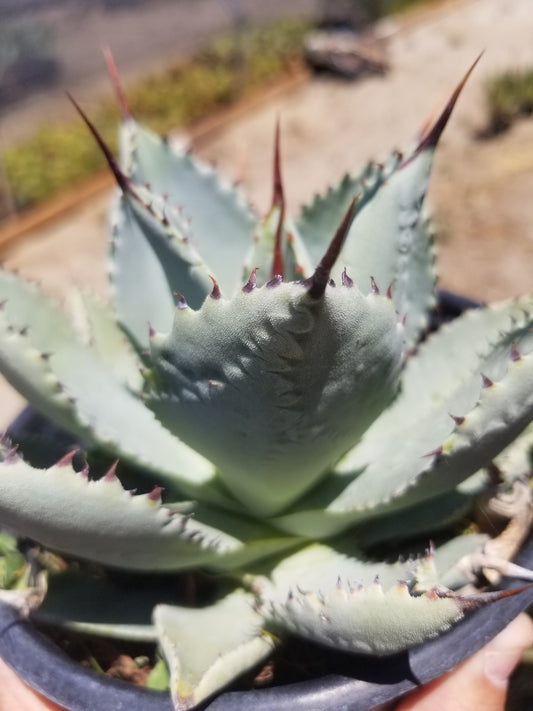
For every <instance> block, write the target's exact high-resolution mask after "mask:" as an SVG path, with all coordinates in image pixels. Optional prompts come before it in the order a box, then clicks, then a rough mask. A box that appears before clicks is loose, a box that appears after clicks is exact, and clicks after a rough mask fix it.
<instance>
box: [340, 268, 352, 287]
mask: <svg viewBox="0 0 533 711" xmlns="http://www.w3.org/2000/svg"><path fill="white" fill-rule="evenodd" d="M341 281H342V285H343V286H347V287H352V286H353V279H351V278H350V277H349V276H348V274H347V273H346V267H344V269H343V270H342V275H341Z"/></svg>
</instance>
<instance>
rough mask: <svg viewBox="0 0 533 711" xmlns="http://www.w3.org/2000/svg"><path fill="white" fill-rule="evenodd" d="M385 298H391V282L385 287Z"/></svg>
mask: <svg viewBox="0 0 533 711" xmlns="http://www.w3.org/2000/svg"><path fill="white" fill-rule="evenodd" d="M385 296H386V297H387V299H392V282H391V283H390V284H389V287H388V289H387V293H386V294H385Z"/></svg>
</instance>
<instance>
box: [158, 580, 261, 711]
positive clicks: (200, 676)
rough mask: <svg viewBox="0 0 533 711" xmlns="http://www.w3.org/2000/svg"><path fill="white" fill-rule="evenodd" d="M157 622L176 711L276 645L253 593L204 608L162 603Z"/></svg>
mask: <svg viewBox="0 0 533 711" xmlns="http://www.w3.org/2000/svg"><path fill="white" fill-rule="evenodd" d="M154 622H155V626H156V629H157V632H158V637H159V640H160V644H161V647H162V649H163V653H164V655H165V658H166V660H167V664H168V666H169V667H170V688H171V694H172V699H173V701H174V705H175V708H176V709H177V710H178V711H185V710H186V709H190V708H192V707H193V706H196V705H197V704H199V703H200V702H202V701H204V700H205V699H206V698H208V697H209V696H211V695H212V694H213V693H215V692H216V691H220V689H222V688H223V687H224V686H226V684H228V683H229V682H230V681H232V680H233V679H234V678H235V677H237V676H239V675H240V674H242V673H243V672H245V671H247V670H248V669H251V668H253V667H254V666H255V665H256V664H258V663H259V662H260V661H261V660H263V659H264V658H265V657H267V656H268V655H269V654H270V652H271V651H272V649H273V647H274V640H273V638H272V636H271V635H269V634H267V633H266V632H264V631H263V628H262V625H263V619H262V617H261V615H259V614H258V612H257V611H256V609H255V599H254V596H253V595H251V594H250V593H246V592H244V591H243V590H235V591H234V592H233V593H230V594H229V595H228V596H227V597H225V598H223V599H222V600H220V601H218V602H217V603H215V604H214V605H211V606H210V607H206V608H201V609H197V608H196V609H192V608H186V607H176V606H169V605H159V606H158V607H156V609H155V611H154ZM199 639H200V640H202V643H201V644H198V640H199Z"/></svg>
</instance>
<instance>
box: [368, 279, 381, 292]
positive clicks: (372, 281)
mask: <svg viewBox="0 0 533 711" xmlns="http://www.w3.org/2000/svg"><path fill="white" fill-rule="evenodd" d="M370 291H371V292H372V293H373V294H379V293H380V292H379V286H378V285H377V284H376V280H375V279H374V277H373V276H371V277H370Z"/></svg>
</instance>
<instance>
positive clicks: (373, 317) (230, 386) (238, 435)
mask: <svg viewBox="0 0 533 711" xmlns="http://www.w3.org/2000/svg"><path fill="white" fill-rule="evenodd" d="M151 341H152V343H151V347H152V360H153V365H154V371H155V375H156V378H155V380H156V383H157V382H158V383H159V384H160V387H159V389H158V391H156V392H155V393H154V395H153V399H152V400H151V402H150V406H151V407H152V408H153V409H154V411H155V412H156V414H157V416H158V417H159V418H160V419H161V421H162V422H163V423H164V424H165V426H166V427H168V428H169V429H170V430H171V431H172V432H175V433H176V434H177V435H178V436H179V437H180V439H182V440H183V441H184V442H186V443H187V444H189V445H190V446H191V447H193V448H194V449H196V450H197V451H198V452H200V453H201V454H202V455H204V456H205V457H207V458H208V459H210V460H211V461H213V462H214V463H215V465H216V466H217V469H218V471H219V474H220V477H221V479H222V480H223V481H224V483H225V484H226V486H227V487H228V489H230V490H231V491H232V492H233V494H234V496H235V497H236V498H238V499H239V500H240V501H242V502H243V503H244V504H245V505H246V506H248V507H249V508H250V509H251V510H254V511H256V512H257V513H259V514H261V515H267V516H268V515H273V514H276V513H278V512H280V511H282V510H283V509H284V508H285V507H286V506H287V505H289V504H290V503H291V502H293V501H294V500H296V499H298V498H299V497H300V496H301V495H302V494H303V493H304V492H305V491H307V490H308V489H309V488H310V487H312V486H313V485H314V484H315V483H316V482H318V481H319V480H320V478H321V477H322V476H323V475H324V474H325V473H326V472H327V471H328V470H329V469H330V468H331V466H332V465H333V464H335V462H336V461H337V460H338V459H339V458H340V457H341V456H342V455H343V454H344V453H345V451H346V450H347V449H348V448H350V447H352V446H353V445H354V443H355V442H356V441H357V440H358V438H359V437H360V436H361V435H362V434H363V433H364V432H365V430H366V429H367V428H368V426H369V425H370V424H371V423H372V422H373V420H374V419H375V418H376V417H377V416H378V415H379V413H380V412H381V411H382V410H383V408H384V407H386V406H387V405H388V404H389V402H390V401H391V400H392V398H393V397H394V395H395V394H396V391H397V387H398V378H399V373H400V369H401V364H402V326H401V324H400V323H399V322H398V317H397V314H396V313H395V311H394V307H393V304H392V302H391V301H390V299H388V298H386V297H383V296H380V295H378V294H369V295H368V296H363V294H362V293H361V292H360V291H359V289H357V287H349V286H346V285H343V286H340V287H338V288H335V287H333V286H328V287H327V289H326V291H325V293H324V295H323V297H322V298H320V299H316V298H313V297H312V296H311V295H310V294H309V292H308V290H307V289H306V287H305V286H304V285H302V284H298V283H288V284H279V283H278V281H275V280H274V281H273V282H272V285H271V286H268V285H266V286H264V287H262V288H260V289H259V288H255V289H252V290H245V291H243V292H239V293H238V294H237V295H236V296H234V297H233V298H232V299H230V300H226V299H223V298H211V297H208V298H207V300H206V301H205V303H204V304H203V306H202V308H201V309H200V310H199V311H193V310H192V309H178V310H177V311H176V315H175V319H174V323H173V326H172V329H171V331H170V333H169V334H167V335H165V336H163V335H157V334H156V335H154V336H153V337H152V339H151Z"/></svg>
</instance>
